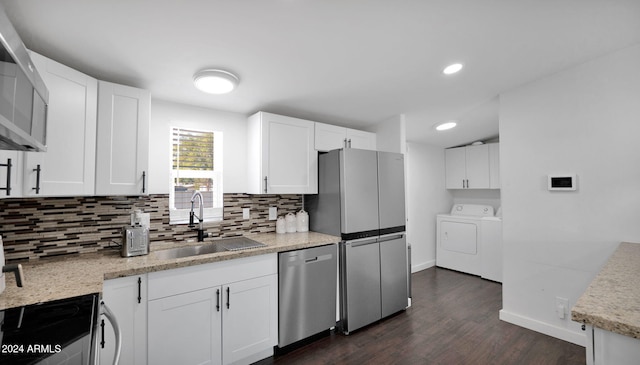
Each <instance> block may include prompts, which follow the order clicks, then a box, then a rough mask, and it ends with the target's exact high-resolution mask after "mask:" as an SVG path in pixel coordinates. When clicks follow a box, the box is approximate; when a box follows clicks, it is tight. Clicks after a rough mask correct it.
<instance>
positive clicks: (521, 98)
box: [500, 45, 640, 345]
mask: <svg viewBox="0 0 640 365" xmlns="http://www.w3.org/2000/svg"><path fill="white" fill-rule="evenodd" d="M638 65H640V45H637V46H635V47H631V48H628V49H625V50H622V51H619V52H616V53H613V54H610V55H607V56H605V57H601V58H598V59H595V60H592V61H590V62H587V63H584V64H581V65H578V66H575V67H573V68H570V69H567V70H565V71H563V72H560V73H557V74H555V75H552V76H549V77H547V78H544V79H541V80H538V81H536V82H533V83H531V84H528V85H525V86H523V87H520V88H518V89H515V90H513V91H510V92H508V93H505V94H503V95H501V98H500V144H501V145H500V158H501V166H500V169H501V175H502V207H503V215H504V218H503V238H504V282H503V309H502V311H501V313H500V318H502V319H503V320H506V321H509V322H512V323H515V324H519V325H522V326H524V327H527V328H530V329H533V330H537V331H540V332H543V333H546V334H549V335H551V336H555V337H558V338H561V339H565V340H567V341H571V342H574V343H578V344H582V345H584V343H585V337H584V334H583V332H582V331H581V330H580V325H579V324H578V323H575V322H571V320H570V319H559V318H558V317H557V315H556V308H555V300H556V297H563V298H567V299H569V306H570V307H571V306H573V305H574V304H575V302H576V300H577V299H578V297H579V296H580V295H581V294H582V293H583V291H584V290H585V289H586V287H587V286H588V284H589V283H590V281H591V280H592V279H593V277H594V276H595V275H596V274H597V272H598V271H599V269H600V268H601V267H602V265H603V264H604V263H605V261H606V260H607V258H608V257H609V255H610V254H611V253H612V252H613V250H614V249H615V248H616V246H617V244H618V243H619V242H620V241H635V242H639V241H640V143H639V141H640V68H639V67H638ZM553 173H575V174H577V176H578V190H577V191H575V192H550V191H548V190H547V187H546V184H547V180H546V179H547V174H553Z"/></svg>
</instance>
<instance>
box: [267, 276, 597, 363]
mask: <svg viewBox="0 0 640 365" xmlns="http://www.w3.org/2000/svg"><path fill="white" fill-rule="evenodd" d="M412 288H413V302H412V307H411V308H409V309H407V310H406V311H405V312H401V313H399V314H397V315H395V316H392V317H390V318H387V319H384V320H382V321H380V322H378V323H375V324H372V325H370V326H368V327H366V328H364V329H361V330H358V331H354V332H352V333H351V334H350V335H349V336H344V335H342V334H338V333H331V334H329V335H327V336H325V337H323V338H320V339H318V340H316V341H314V342H312V343H310V344H307V345H306V346H303V347H300V348H297V349H295V350H292V351H291V352H288V353H286V354H283V355H276V356H274V357H271V358H268V359H265V360H262V361H260V362H258V363H257V364H260V365H268V364H447V365H452V364H518V365H523V364H536V365H546V364H562V365H572V364H585V362H586V360H585V349H584V347H581V346H577V345H574V344H571V343H568V342H565V341H562V340H558V339H555V338H552V337H549V336H546V335H543V334H540V333H537V332H534V331H531V330H528V329H524V328H522V327H518V326H515V325H512V324H509V323H506V322H503V321H500V320H499V318H498V311H499V310H500V309H501V308H502V286H501V285H500V284H498V283H494V282H491V281H487V280H483V279H480V278H478V277H475V276H471V275H467V274H462V273H459V272H455V271H450V270H446V269H440V268H435V267H433V268H430V269H427V270H423V271H420V272H418V273H415V274H413V276H412Z"/></svg>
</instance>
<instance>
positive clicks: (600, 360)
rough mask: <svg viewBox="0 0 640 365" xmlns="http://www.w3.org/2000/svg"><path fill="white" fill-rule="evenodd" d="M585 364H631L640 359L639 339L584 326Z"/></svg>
mask: <svg viewBox="0 0 640 365" xmlns="http://www.w3.org/2000/svg"><path fill="white" fill-rule="evenodd" d="M586 332H587V346H586V352H587V365H609V364H615V365H632V364H638V359H640V340H639V339H637V338H633V337H630V336H624V335H621V334H618V333H614V332H610V331H607V330H603V329H601V328H597V327H593V326H590V325H587V326H586Z"/></svg>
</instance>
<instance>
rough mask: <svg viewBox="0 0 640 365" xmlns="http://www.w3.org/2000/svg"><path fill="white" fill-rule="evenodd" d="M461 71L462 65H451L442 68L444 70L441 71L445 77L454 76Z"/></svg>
mask: <svg viewBox="0 0 640 365" xmlns="http://www.w3.org/2000/svg"><path fill="white" fill-rule="evenodd" d="M460 70H462V64H461V63H454V64H451V65H449V66H447V67H445V68H444V70H442V73H443V74H445V75H451V74H454V73H456V72H458V71H460Z"/></svg>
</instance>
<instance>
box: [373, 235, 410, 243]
mask: <svg viewBox="0 0 640 365" xmlns="http://www.w3.org/2000/svg"><path fill="white" fill-rule="evenodd" d="M402 237H404V234H403V233H401V234H397V233H392V234H389V235H386V236H380V238H379V239H378V242H386V241H393V240H397V239H400V238H402Z"/></svg>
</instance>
